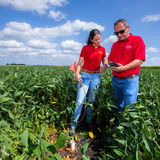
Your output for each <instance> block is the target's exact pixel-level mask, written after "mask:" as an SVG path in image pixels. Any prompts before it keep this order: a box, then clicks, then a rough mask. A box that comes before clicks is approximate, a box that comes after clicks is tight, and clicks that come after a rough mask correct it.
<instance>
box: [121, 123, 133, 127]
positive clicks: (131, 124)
mask: <svg viewBox="0 0 160 160" xmlns="http://www.w3.org/2000/svg"><path fill="white" fill-rule="evenodd" d="M120 125H122V126H126V127H134V125H133V123H131V122H122V123H120Z"/></svg>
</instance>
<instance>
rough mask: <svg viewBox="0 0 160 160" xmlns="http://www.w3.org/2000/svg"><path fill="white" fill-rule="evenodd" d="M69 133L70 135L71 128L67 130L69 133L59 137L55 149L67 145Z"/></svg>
mask: <svg viewBox="0 0 160 160" xmlns="http://www.w3.org/2000/svg"><path fill="white" fill-rule="evenodd" d="M68 133H69V128H68V129H67V132H66V133H65V134H64V133H61V135H60V136H59V137H58V139H57V141H56V143H55V147H56V148H57V149H58V148H62V147H63V146H64V145H65V142H66V140H67V137H68Z"/></svg>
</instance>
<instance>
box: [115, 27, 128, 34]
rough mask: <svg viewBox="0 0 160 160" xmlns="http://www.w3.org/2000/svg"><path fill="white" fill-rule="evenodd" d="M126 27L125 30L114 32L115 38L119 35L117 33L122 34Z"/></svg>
mask: <svg viewBox="0 0 160 160" xmlns="http://www.w3.org/2000/svg"><path fill="white" fill-rule="evenodd" d="M127 27H128V26H127ZM127 27H126V28H125V29H123V30H121V31H119V32H114V34H115V35H117V36H118V35H119V33H120V34H123V33H124V31H125V30H126V29H127Z"/></svg>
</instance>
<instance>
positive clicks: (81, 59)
mask: <svg viewBox="0 0 160 160" xmlns="http://www.w3.org/2000/svg"><path fill="white" fill-rule="evenodd" d="M83 61H84V57H80V58H79V61H78V64H77V68H76V80H77V81H78V82H79V83H81V82H82V79H81V77H82V76H81V75H80V74H79V72H80V70H81V65H82V63H83Z"/></svg>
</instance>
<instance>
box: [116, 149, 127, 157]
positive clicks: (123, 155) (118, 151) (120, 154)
mask: <svg viewBox="0 0 160 160" xmlns="http://www.w3.org/2000/svg"><path fill="white" fill-rule="evenodd" d="M113 151H114V152H115V153H116V154H117V155H119V156H122V157H123V158H124V157H126V154H125V152H124V151H122V150H121V149H113Z"/></svg>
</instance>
